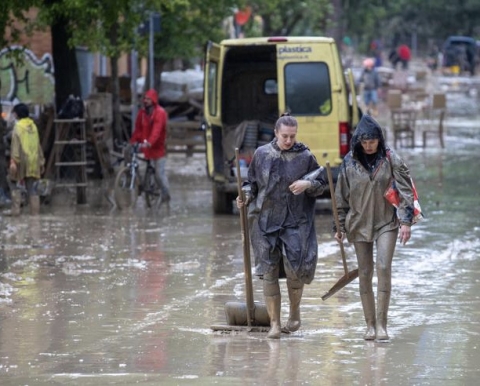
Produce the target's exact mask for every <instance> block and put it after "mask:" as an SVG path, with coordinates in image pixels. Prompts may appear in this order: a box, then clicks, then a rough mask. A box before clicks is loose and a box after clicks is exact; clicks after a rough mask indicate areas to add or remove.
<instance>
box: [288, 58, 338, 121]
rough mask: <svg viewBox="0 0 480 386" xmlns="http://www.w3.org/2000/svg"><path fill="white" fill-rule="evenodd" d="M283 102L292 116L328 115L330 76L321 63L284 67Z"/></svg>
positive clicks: (326, 67)
mask: <svg viewBox="0 0 480 386" xmlns="http://www.w3.org/2000/svg"><path fill="white" fill-rule="evenodd" d="M285 101H286V107H287V109H288V111H289V112H290V113H292V114H293V115H328V114H330V112H331V111H332V103H331V90H330V76H329V73H328V66H327V64H326V63H323V62H313V63H312V62H309V63H291V64H288V65H286V66H285Z"/></svg>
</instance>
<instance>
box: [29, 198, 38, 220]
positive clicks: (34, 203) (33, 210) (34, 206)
mask: <svg viewBox="0 0 480 386" xmlns="http://www.w3.org/2000/svg"><path fill="white" fill-rule="evenodd" d="M28 203H29V205H30V214H31V215H32V216H37V215H39V214H40V196H30V197H29V202H28Z"/></svg>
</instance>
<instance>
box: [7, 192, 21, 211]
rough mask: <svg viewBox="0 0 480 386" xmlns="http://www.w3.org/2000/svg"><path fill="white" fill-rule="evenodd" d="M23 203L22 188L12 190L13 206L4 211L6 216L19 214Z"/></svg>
mask: <svg viewBox="0 0 480 386" xmlns="http://www.w3.org/2000/svg"><path fill="white" fill-rule="evenodd" d="M21 203H22V193H21V192H20V190H12V206H11V208H10V210H7V211H5V212H4V215H5V216H12V217H13V216H19V215H20V205H21Z"/></svg>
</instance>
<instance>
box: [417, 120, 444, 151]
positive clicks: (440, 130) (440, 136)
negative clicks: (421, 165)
mask: <svg viewBox="0 0 480 386" xmlns="http://www.w3.org/2000/svg"><path fill="white" fill-rule="evenodd" d="M444 119H445V110H442V111H440V116H439V118H438V126H437V127H435V128H432V129H427V130H423V132H422V137H423V138H422V139H423V141H422V145H423V147H424V148H425V147H426V146H427V135H430V134H433V135H437V136H438V139H439V140H440V146H441V147H442V149H443V148H444V147H445V143H444V142H443V121H444Z"/></svg>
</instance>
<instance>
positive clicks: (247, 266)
mask: <svg viewBox="0 0 480 386" xmlns="http://www.w3.org/2000/svg"><path fill="white" fill-rule="evenodd" d="M235 164H236V168H237V190H238V196H239V197H240V199H241V200H242V201H243V202H245V197H244V194H243V190H242V177H241V175H240V162H239V150H238V148H235ZM240 226H241V229H242V242H243V266H244V271H245V293H246V297H247V299H246V300H247V324H248V326H249V327H250V326H251V324H252V320H253V317H254V313H255V303H254V302H253V283H252V263H251V259H250V236H249V232H248V223H247V207H246V206H245V205H243V206H242V207H241V208H240Z"/></svg>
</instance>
